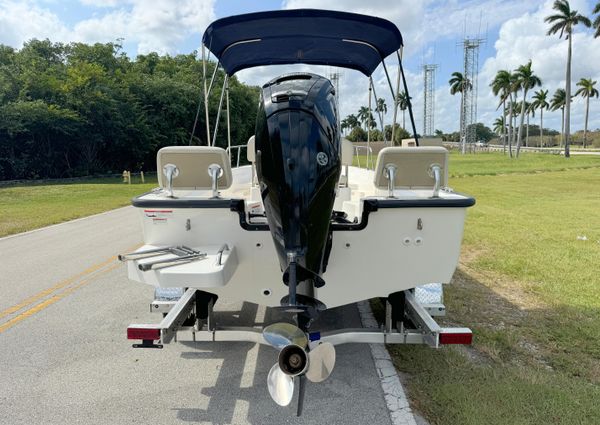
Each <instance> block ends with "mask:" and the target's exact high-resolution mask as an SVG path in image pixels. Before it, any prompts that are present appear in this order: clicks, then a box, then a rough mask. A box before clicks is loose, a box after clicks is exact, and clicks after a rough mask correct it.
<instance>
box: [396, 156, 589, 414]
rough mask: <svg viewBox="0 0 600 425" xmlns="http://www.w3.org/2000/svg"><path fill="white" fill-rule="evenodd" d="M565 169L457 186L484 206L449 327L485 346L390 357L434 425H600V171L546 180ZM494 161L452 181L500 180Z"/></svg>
mask: <svg viewBox="0 0 600 425" xmlns="http://www.w3.org/2000/svg"><path fill="white" fill-rule="evenodd" d="M524 158H525V157H524ZM548 158H550V160H548ZM555 159H560V160H561V161H563V163H564V162H565V159H563V158H555V157H543V158H541V159H539V160H538V159H537V158H529V157H527V161H528V162H527V164H529V165H528V167H530V168H529V169H527V168H526V169H523V170H522V171H524V172H525V173H527V174H515V173H516V172H517V171H515V170H516V169H517V168H520V167H524V166H525V165H527V164H526V163H525V161H523V163H519V164H517V166H515V165H513V164H509V165H508V166H504V164H503V163H502V161H498V163H495V164H493V165H492V168H493V169H495V170H497V174H498V175H496V176H488V175H480V176H473V177H463V178H454V179H451V182H450V184H451V186H452V187H453V188H455V189H456V190H459V191H462V192H466V193H470V194H472V195H474V196H475V197H476V198H477V205H476V206H475V207H473V208H471V209H470V211H469V215H468V220H467V225H466V230H465V239H464V245H463V251H462V256H461V265H460V267H459V269H458V270H457V272H456V274H455V276H454V284H453V285H451V286H449V287H447V289H446V297H445V300H446V305H447V307H448V311H449V314H448V317H447V318H446V319H445V321H446V323H449V324H455V325H456V324H459V325H461V326H469V327H471V328H472V329H473V330H474V334H475V342H474V345H473V346H472V347H470V348H467V349H465V348H464V347H458V348H457V347H445V348H443V349H441V350H437V351H435V350H431V349H428V348H425V347H406V346H395V347H394V346H390V347H389V348H390V351H391V353H392V356H393V358H394V362H395V364H396V367H397V368H398V369H399V370H400V371H401V372H404V373H406V374H408V375H409V376H408V379H407V380H406V385H407V387H408V391H409V394H410V398H411V399H412V401H413V403H414V407H415V408H416V410H417V411H419V412H421V413H422V414H423V416H425V417H426V418H427V419H428V420H429V421H430V423H432V424H597V423H600V419H599V418H600V403H598V401H599V400H600V169H598V168H590V169H581V168H584V167H588V166H593V163H591V162H588V161H581V162H579V161H580V159H579V158H577V159H576V158H571V160H568V164H569V166H574V168H576V169H571V170H567V171H546V172H541V170H539V169H538V168H542V167H546V168H547V169H550V170H552V169H557V168H566V167H565V166H563V165H561V164H559V163H558V162H555ZM574 159H576V161H573V160H574ZM489 161H490V158H489V157H486V156H485V155H483V154H480V155H475V156H471V157H467V158H457V157H454V156H453V157H452V164H451V167H453V171H452V174H453V175H456V174H458V175H463V173H466V171H467V169H468V168H466V167H467V164H469V163H470V164H473V167H472V169H480V170H481V171H482V174H489V173H488V168H489V167H485V166H484V164H487V163H489ZM596 161H597V160H596ZM577 168H579V169H577ZM533 169H537V170H536V172H535V174H531V172H532V171H533ZM504 173H512V174H504ZM578 236H585V237H586V238H587V240H578Z"/></svg>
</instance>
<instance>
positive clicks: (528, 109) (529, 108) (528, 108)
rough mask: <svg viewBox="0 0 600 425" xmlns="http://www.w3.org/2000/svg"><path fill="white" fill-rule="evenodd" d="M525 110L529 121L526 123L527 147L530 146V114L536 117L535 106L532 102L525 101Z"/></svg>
mask: <svg viewBox="0 0 600 425" xmlns="http://www.w3.org/2000/svg"><path fill="white" fill-rule="evenodd" d="M525 112H526V113H527V123H526V124H525V128H526V129H527V130H526V131H525V147H529V116H531V117H535V108H534V107H533V104H532V103H529V102H525Z"/></svg>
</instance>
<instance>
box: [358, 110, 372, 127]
mask: <svg viewBox="0 0 600 425" xmlns="http://www.w3.org/2000/svg"><path fill="white" fill-rule="evenodd" d="M356 116H357V117H358V120H359V121H360V122H361V123H362V125H364V126H365V131H367V125H368V124H369V121H370V120H369V117H370V116H371V111H369V108H368V107H366V106H361V107H360V109H359V110H358V113H357V114H356Z"/></svg>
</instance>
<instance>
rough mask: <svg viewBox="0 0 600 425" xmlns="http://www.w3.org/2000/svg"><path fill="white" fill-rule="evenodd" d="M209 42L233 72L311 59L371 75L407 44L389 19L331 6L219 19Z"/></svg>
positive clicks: (206, 37)
mask: <svg viewBox="0 0 600 425" xmlns="http://www.w3.org/2000/svg"><path fill="white" fill-rule="evenodd" d="M202 42H203V44H204V45H205V46H206V47H207V48H208V49H209V50H210V51H211V52H212V53H213V54H214V55H215V56H216V57H217V59H219V61H220V62H221V65H222V66H223V68H224V69H225V71H226V72H227V74H229V75H233V74H235V73H236V72H237V71H239V70H241V69H244V68H251V67H253V66H260V65H282V64H292V63H306V64H312V65H332V66H339V67H343V68H351V69H356V70H358V71H360V72H362V73H363V74H365V75H367V76H369V75H371V74H372V73H373V71H375V68H377V66H378V65H379V64H380V63H381V61H382V60H383V58H385V57H386V56H388V55H390V54H391V53H393V52H395V51H396V50H398V49H399V48H400V46H402V36H401V35H400V31H398V28H396V25H394V24H393V23H391V22H390V21H387V20H385V19H381V18H376V17H373V16H366V15H359V14H356V13H346V12H335V11H331V10H315V9H295V10H277V11H272V12H259V13H249V14H245V15H237V16H230V17H228V18H223V19H219V20H217V21H215V22H213V23H212V24H210V26H209V27H208V28H207V29H206V31H205V32H204V36H203V38H202Z"/></svg>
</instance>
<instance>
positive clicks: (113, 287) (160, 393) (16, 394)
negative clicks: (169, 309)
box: [0, 208, 391, 425]
mask: <svg viewBox="0 0 600 425" xmlns="http://www.w3.org/2000/svg"><path fill="white" fill-rule="evenodd" d="M139 244H141V228H140V225H139V222H138V219H137V216H136V214H135V211H134V210H133V208H124V209H120V210H115V211H113V212H110V213H108V214H103V215H99V216H95V217H90V218H87V219H83V220H78V221H74V222H70V223H66V224H63V225H58V226H53V227H49V228H46V229H42V230H40V231H35V232H31V233H27V234H23V235H18V236H16V237H9V238H4V239H0V255H1V257H0V258H2V259H1V260H0V424H7V425H18V424H27V425H31V424H57V425H59V424H60V425H67V424H103V425H106V424H134V423H143V424H149V423H155V424H187V423H201V424H220V425H221V424H223V425H224V424H261V425H262V424H366V423H368V424H390V423H391V422H390V417H389V413H388V410H387V408H386V405H385V401H384V398H383V392H382V389H381V384H380V381H379V378H378V377H377V373H376V370H375V366H374V363H373V360H372V357H371V354H370V350H369V347H368V346H366V345H360V344H348V345H343V346H339V347H337V363H336V368H335V370H334V372H333V374H332V375H331V377H330V378H329V379H328V380H327V381H325V382H324V383H321V384H313V383H310V382H309V383H308V384H307V391H306V399H305V411H304V415H303V416H302V417H301V418H297V417H295V415H294V413H295V399H294V401H293V402H292V405H291V406H290V407H287V408H282V407H279V406H277V405H276V404H275V403H274V402H272V401H271V399H270V397H269V394H268V391H267V388H266V377H267V373H268V371H269V369H270V368H271V366H272V365H273V364H274V363H275V361H276V352H275V350H274V349H272V348H269V347H264V346H258V345H254V344H249V343H191V342H180V343H177V344H172V345H168V346H166V347H165V349H163V350H156V349H133V348H131V343H130V342H129V341H127V340H126V338H125V330H126V328H127V325H128V324H130V323H144V322H157V321H159V317H157V316H156V315H153V314H150V313H149V311H148V304H149V302H150V301H151V299H152V294H153V291H152V288H151V287H149V286H145V285H143V284H140V283H136V282H130V281H128V279H127V277H126V272H125V266H124V265H122V264H119V263H118V262H117V261H116V258H115V255H116V254H117V253H120V252H125V251H128V250H131V249H133V248H134V247H136V246H137V245H139ZM217 311H218V312H217V321H219V322H221V323H224V324H239V325H249V324H252V323H254V324H258V325H260V324H262V323H267V324H268V323H271V322H272V321H274V320H275V319H274V318H273V316H272V312H271V311H270V310H265V309H264V308H260V307H258V306H256V305H253V304H249V303H244V304H243V305H239V304H238V305H236V304H231V303H227V302H225V301H222V300H219V303H217ZM322 320H323V324H324V326H325V327H329V326H333V325H338V326H339V324H340V323H343V324H344V326H345V327H357V326H359V323H360V320H359V317H358V313H357V310H356V307H355V306H349V307H346V308H342V309H336V310H333V311H330V312H328V314H327V315H326V316H324V317H323V318H322Z"/></svg>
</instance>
